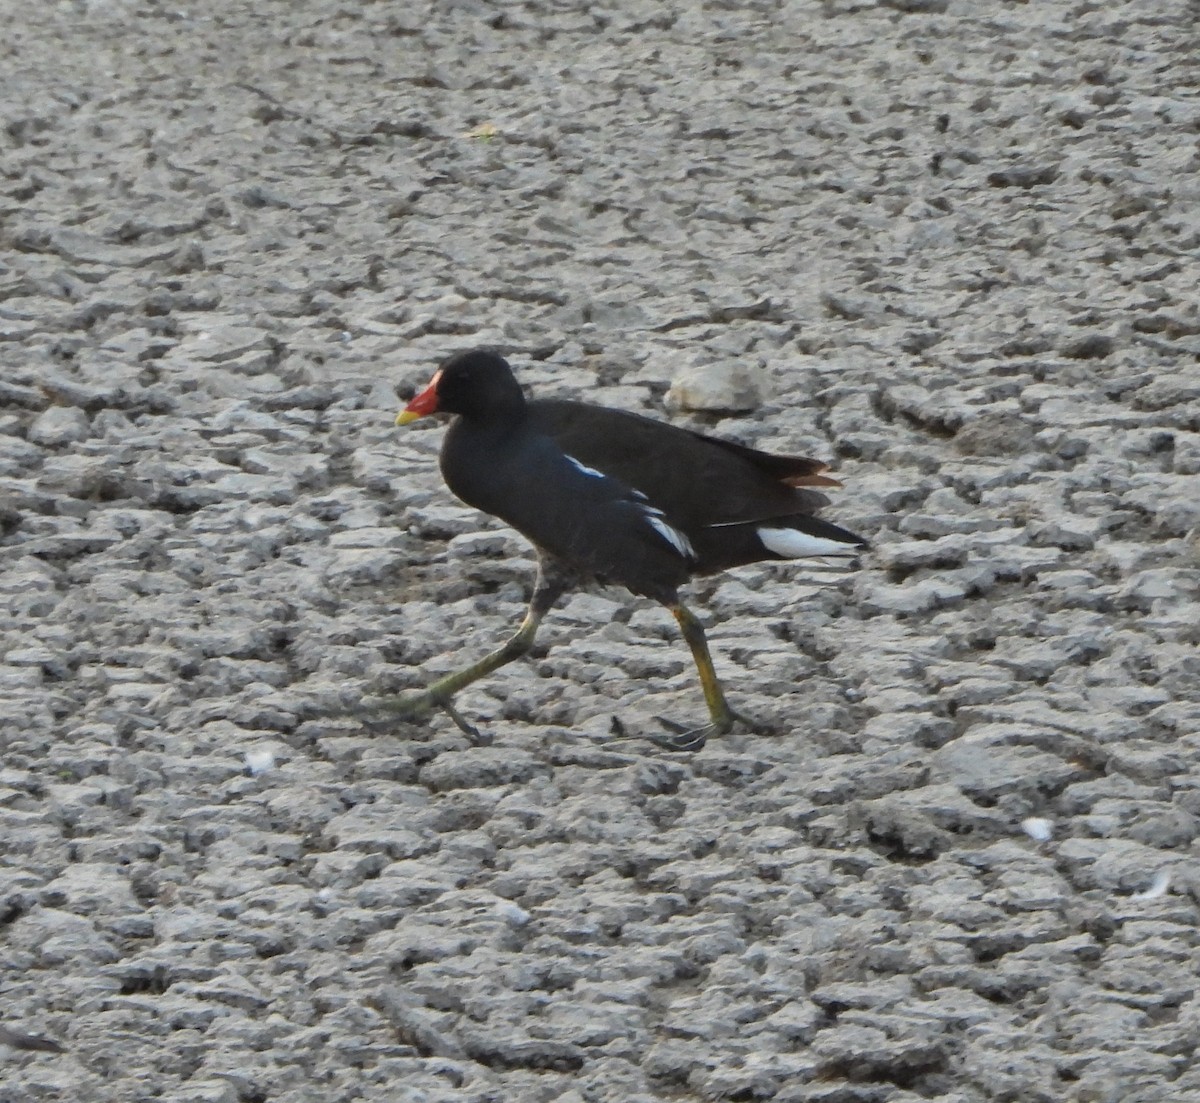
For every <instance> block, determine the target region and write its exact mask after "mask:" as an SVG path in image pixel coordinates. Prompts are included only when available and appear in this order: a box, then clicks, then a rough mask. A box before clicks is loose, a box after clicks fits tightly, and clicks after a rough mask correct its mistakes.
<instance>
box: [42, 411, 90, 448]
mask: <svg viewBox="0 0 1200 1103" xmlns="http://www.w3.org/2000/svg"><path fill="white" fill-rule="evenodd" d="M91 432H92V427H91V425H90V423H89V422H88V418H87V414H85V413H84V412H83V411H82V410H80V409H77V408H75V407H74V406H51V407H49V408H48V409H46V410H45V411H44V412H43V413H41V414H39V415H38V418H37V420H36V421H35V422H34V423H33V424H32V425H31V426H30V427H29V439H30V440H31V441H33V443H34V444H41V445H45V446H46V447H47V448H60V447H62V446H63V445H64V444H74V443H76V442H78V441H81V440H87V438H88V437H89V436H91Z"/></svg>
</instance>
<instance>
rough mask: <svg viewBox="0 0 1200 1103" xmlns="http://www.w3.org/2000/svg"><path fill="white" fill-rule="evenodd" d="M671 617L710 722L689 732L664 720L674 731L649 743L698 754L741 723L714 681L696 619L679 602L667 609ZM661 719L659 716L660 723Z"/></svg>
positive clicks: (708, 657) (711, 665)
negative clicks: (713, 738)
mask: <svg viewBox="0 0 1200 1103" xmlns="http://www.w3.org/2000/svg"><path fill="white" fill-rule="evenodd" d="M667 608H669V609H670V610H671V615H672V616H674V618H675V620H676V621H677V622H678V624H679V629H680V631H681V632H682V633H683V638H684V641H685V642H686V643H687V645H688V649H689V650H690V651H691V653H692V658H693V659H694V660H695V662H696V671H697V673H699V675H700V688H701V689H703V690H704V702H705V704H706V705H708V715H709V721H710V722H709V723H708V724H707V725H706V726H705V727H702V728H694V729H688V728H684V727H682V726H680V725H676V724H672V723H669V722H668V721H665V720H664V721H663V723H665V724H667V725H668V727H670V728H672V729H673V730H674V734H673V735H670V736H652V737H651V739H652V742H654V743H657V744H658V745H659V746H660V747H664V748H666V749H667V750H671V751H698V750H700V748H701V747H703V746H704V744H705V742H706V741H707V740H708V737H709V736H710V735H724V734H725V733H726V732H727V731H729V729H730V728H732V727H733V724H734V721H735V720H740V719H741V717H739V716H738V714H737V713H736V712H734V711H733V709H731V708H730V707H729V702H728V701H726V700H725V691H724V690H723V689H722V688H721V682H720V680H719V679H718V678H717V672H716V669H715V668H714V667H713V661H712V655H711V654H709V650H708V640H707V638H706V637H705V635H704V627H703V625H701V623H700V622H699V621H698V620H697V619H696V617H695V616H694V615H693V613H692V612H691V610H689V609H688V608H687V607H686V606H684V605H683V604H682V603H680V602H676V603H675V604H674V605H669V606H667ZM661 719H662V718H661V717H660V720H661Z"/></svg>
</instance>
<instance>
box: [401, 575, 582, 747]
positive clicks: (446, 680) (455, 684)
mask: <svg viewBox="0 0 1200 1103" xmlns="http://www.w3.org/2000/svg"><path fill="white" fill-rule="evenodd" d="M568 584H569V576H568V575H566V574H565V573H564V572H562V571H561V570H558V569H557V568H556V567H555V566H554V565H553V564H552V563H550V562H549V561H547V560H545V559H543V560H539V562H538V574H537V581H536V582H535V583H534V588H533V597H532V599H531V600H530V602H529V610H528V611H527V612H526V614H525V619H524V620H522V621H521V626H520V627H519V628H518V629H517V630H516V632H515V633H513V635H512V636H511V637H510V638H509V639H508V640H507V641H506V642H505V643H504V644H503V645H501V646H500V647H498V648H496V650H495V651H492V652H491V653H490V654H487V655H485V656H484V657H483V658H482V659H480V660H479V661H478V662H477V663H472V664H471V665H470V666H468V667H466V668H464V669H463V670H456V671H454V672H453V673H452V674H447V675H445V676H444V677H442V678H439V679H438V680H437V681H436V682H434V683H433V684H432V685H430V686H427V687H426V688H425V689H423V690H421V692H420V693H410V694H407V695H406V696H404V697H401V698H399V699H398V700H395V701H388V702H384V703H383V708H384V709H386V710H387V711H388V712H390V713H392V714H394V715H397V716H400V717H401V718H403V719H405V720H418V719H420V718H421V717H423V716H425V715H426V714H428V713H430V712H432V711H433V710H434V709H437V708H441V709H445V710H446V712H448V713H449V714H450V718H451V719H452V720H453V721H454V722H455V723H456V724H457V725H458V726H459V728H461V729H462V730H463V731H464V732H465V733H466V734H467V735H470V736H471V737H472V738H475V739H479V738H481V737H480V734H479V732H478V731H477V730H476V729H475V728H474V727H473V726H472V725H471V724H469V723H468V722H467V721H466V720H465V719H464V718H463V717H462V716H461V715H460V714H459V713H458V711H457V710H456V709H455V708H454V705H453V704H452V703H451V702H452V700H453V698H454V695H455V694H456V693H457V692H458V691H459V690H461V689H464V688H465V687H467V686H469V685H470V684H471V683H472V682H476V681H478V680H479V679H480V678H483V677H485V676H486V675H488V674H491V673H492V671H493V670H499V669H500V667H502V666H505V665H506V664H507V663H511V662H512V661H513V660H514V659H519V658H520V657H521V656H522V655H525V654H528V652H529V649H530V648H531V647H532V646H533V641H534V637H535V636H537V630H538V627H539V625H540V624H541V623H542V620H543V619H544V618H545V616H546V614H547V613H548V612H549V611H550V608H551V606H552V605H553V604H554V603H555V602H556V601H557V600H558V599H559V598H560V597H562V595H563V593H564V591H565V590H566V589H567V586H568Z"/></svg>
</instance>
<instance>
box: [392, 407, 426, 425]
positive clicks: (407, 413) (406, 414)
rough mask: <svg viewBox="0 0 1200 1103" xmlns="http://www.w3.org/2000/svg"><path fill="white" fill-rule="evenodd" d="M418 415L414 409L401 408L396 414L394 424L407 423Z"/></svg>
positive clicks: (414, 419)
mask: <svg viewBox="0 0 1200 1103" xmlns="http://www.w3.org/2000/svg"><path fill="white" fill-rule="evenodd" d="M420 416H421V415H420V414H418V413H417V411H416V410H401V411H400V412H399V413H398V414H397V415H396V424H397V425H409V424H410V423H412V422H414V421H416V420H417V418H419V417H420Z"/></svg>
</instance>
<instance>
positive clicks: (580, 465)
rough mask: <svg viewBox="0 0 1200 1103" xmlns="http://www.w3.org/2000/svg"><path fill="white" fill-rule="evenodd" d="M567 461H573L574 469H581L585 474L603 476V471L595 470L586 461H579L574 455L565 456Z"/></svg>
mask: <svg viewBox="0 0 1200 1103" xmlns="http://www.w3.org/2000/svg"><path fill="white" fill-rule="evenodd" d="M563 455H564V456H566V455H567V454H566V453H565V452H564V453H563ZM567 461H568V462H569V463H573V464H574V465H575V467H576V469H577V470H579V471H582V472H583V473H584V474H585V475H591V476H593V477H594V478H597V479H603V478H604V472H603V471H597V470H596V469H595V468H594V467H588V465H587V464H586V463H580V462H579V461H578V460H577V459H576V458H575V457H574V456H567Z"/></svg>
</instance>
